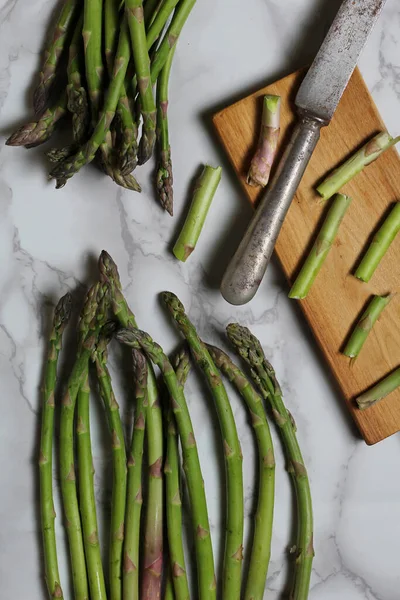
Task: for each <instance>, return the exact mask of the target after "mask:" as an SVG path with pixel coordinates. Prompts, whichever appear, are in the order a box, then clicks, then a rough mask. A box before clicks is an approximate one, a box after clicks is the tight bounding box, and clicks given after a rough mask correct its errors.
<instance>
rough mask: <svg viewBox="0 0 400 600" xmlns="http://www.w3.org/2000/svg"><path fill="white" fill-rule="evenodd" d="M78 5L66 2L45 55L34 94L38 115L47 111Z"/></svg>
mask: <svg viewBox="0 0 400 600" xmlns="http://www.w3.org/2000/svg"><path fill="white" fill-rule="evenodd" d="M78 4H79V3H78V0H65V2H64V5H63V8H62V10H61V13H60V15H59V17H58V19H57V22H56V24H55V28H54V31H53V35H52V38H51V40H50V42H49V44H48V46H47V48H46V51H45V53H44V61H43V64H42V66H41V69H40V73H39V84H38V86H37V88H36V89H35V91H34V93H33V109H34V111H35V113H36V114H40V113H42V112H43V111H44V110H45V109H46V106H47V102H48V100H49V96H50V90H51V87H52V85H53V82H54V78H55V76H56V69H57V65H58V63H59V61H60V58H61V54H62V51H63V49H64V47H65V44H66V41H67V37H68V33H69V31H70V28H71V26H72V23H73V21H74V18H75V13H76V8H77V6H78Z"/></svg>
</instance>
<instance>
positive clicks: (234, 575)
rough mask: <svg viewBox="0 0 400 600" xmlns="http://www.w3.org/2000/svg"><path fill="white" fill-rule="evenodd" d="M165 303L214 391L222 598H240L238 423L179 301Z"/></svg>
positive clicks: (169, 297) (173, 298)
mask: <svg viewBox="0 0 400 600" xmlns="http://www.w3.org/2000/svg"><path fill="white" fill-rule="evenodd" d="M162 297H163V300H164V302H165V304H166V306H167V308H168V310H169V312H170V313H171V315H172V316H173V318H174V320H175V322H176V323H177V325H178V328H179V330H180V331H181V333H182V334H183V335H184V336H185V338H186V340H187V342H188V344H189V346H190V349H191V351H192V354H193V357H194V360H195V362H196V364H197V365H198V366H199V367H200V369H201V370H202V371H203V373H204V375H205V378H206V380H207V382H208V384H209V387H210V389H211V393H212V395H213V398H214V402H215V407H216V409H217V413H218V418H219V422H220V427H221V433H222V437H223V446H224V454H225V467H226V481H227V507H226V508H227V516H226V538H225V556H224V569H223V590H222V596H223V598H224V599H226V600H233V599H234V598H240V581H241V567H242V559H243V510H244V509H243V474H242V451H241V448H240V442H239V438H238V435H237V431H236V425H235V419H234V417H233V413H232V409H231V405H230V402H229V398H228V395H227V393H226V390H225V387H224V385H223V383H222V379H221V377H220V374H219V372H218V369H217V368H216V366H215V364H214V362H213V360H212V358H211V356H210V353H209V352H208V350H207V348H206V347H205V345H204V344H203V342H202V341H201V340H200V338H199V336H198V335H197V332H196V329H195V327H194V325H193V324H192V323H191V322H190V321H189V319H188V317H187V316H186V314H185V309H184V307H183V305H182V303H181V302H180V301H179V299H178V298H177V297H176V296H175V294H172V293H171V292H164V293H163V294H162Z"/></svg>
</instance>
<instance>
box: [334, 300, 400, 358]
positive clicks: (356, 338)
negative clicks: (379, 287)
mask: <svg viewBox="0 0 400 600" xmlns="http://www.w3.org/2000/svg"><path fill="white" fill-rule="evenodd" d="M393 296H394V294H388V295H387V296H374V297H373V299H372V300H371V302H370V303H369V305H368V307H367V309H366V310H365V312H364V313H363V314H362V316H361V319H360V320H359V322H358V323H357V325H356V326H355V328H354V331H353V333H352V334H351V336H350V339H349V341H348V342H347V344H346V347H345V349H344V350H343V354H344V355H345V356H348V357H349V358H356V357H357V356H358V355H359V353H360V351H361V348H362V347H363V345H364V343H365V341H366V339H367V337H368V334H369V332H370V331H371V329H372V328H373V326H374V325H375V323H376V321H377V320H378V319H379V317H380V315H381V314H382V312H383V310H384V309H385V308H386V306H387V305H388V304H389V302H390V301H391V300H392V298H393Z"/></svg>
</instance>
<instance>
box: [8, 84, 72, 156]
mask: <svg viewBox="0 0 400 600" xmlns="http://www.w3.org/2000/svg"><path fill="white" fill-rule="evenodd" d="M66 110H67V98H66V95H65V93H64V92H63V93H62V94H61V96H60V97H59V99H58V100H57V101H56V102H55V103H54V104H53V105H52V106H50V107H49V108H47V109H46V110H45V111H44V113H43V114H42V116H41V117H40V119H39V120H38V121H33V122H32V123H27V124H26V125H22V127H20V128H19V129H17V131H15V132H14V133H13V134H12V135H10V137H9V138H8V140H6V145H7V146H25V147H26V148H33V147H34V146H39V145H40V144H44V142H47V140H48V139H49V138H50V137H51V136H52V135H53V132H54V128H55V126H56V123H57V121H59V120H60V119H61V117H63V116H64V115H65V113H66Z"/></svg>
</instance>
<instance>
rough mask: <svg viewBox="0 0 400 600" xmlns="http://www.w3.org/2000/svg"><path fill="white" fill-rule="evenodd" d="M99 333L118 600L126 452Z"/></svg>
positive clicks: (116, 598)
mask: <svg viewBox="0 0 400 600" xmlns="http://www.w3.org/2000/svg"><path fill="white" fill-rule="evenodd" d="M108 342H109V340H108V339H107V337H106V336H103V337H102V338H101V339H100V341H99V343H98V344H97V348H96V352H95V353H94V357H93V358H94V362H95V365H96V373H97V380H98V382H99V391H100V396H101V398H102V400H103V403H104V407H105V410H106V415H107V421H108V426H109V430H110V434H111V440H112V454H113V485H112V500H111V527H110V555H109V561H110V562H109V585H110V591H109V597H110V600H120V599H121V597H122V589H121V569H122V547H123V542H124V520H125V504H126V451H125V439H124V431H123V427H122V422H121V417H120V414H119V406H118V402H117V400H116V398H115V394H114V392H113V389H112V383H111V376H110V373H109V371H108V368H107V344H108Z"/></svg>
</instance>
